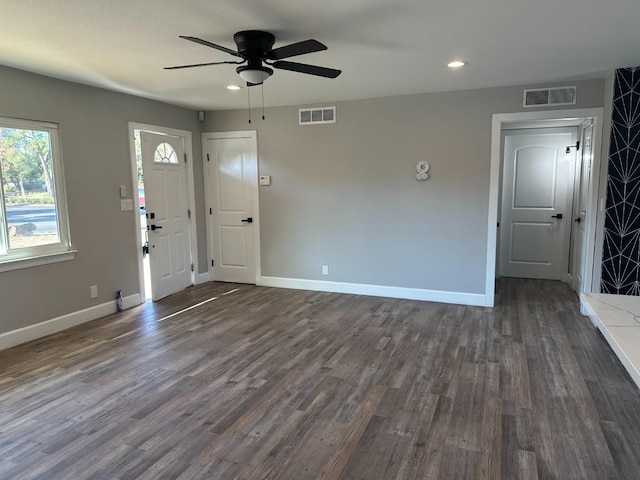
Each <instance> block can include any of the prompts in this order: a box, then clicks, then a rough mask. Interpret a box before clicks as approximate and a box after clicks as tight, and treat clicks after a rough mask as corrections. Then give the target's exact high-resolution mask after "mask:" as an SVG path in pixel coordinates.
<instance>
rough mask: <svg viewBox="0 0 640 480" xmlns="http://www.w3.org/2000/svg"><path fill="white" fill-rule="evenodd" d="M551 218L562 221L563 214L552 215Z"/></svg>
mask: <svg viewBox="0 0 640 480" xmlns="http://www.w3.org/2000/svg"><path fill="white" fill-rule="evenodd" d="M551 218H557V219H558V220H562V214H561V213H559V214H557V215H551Z"/></svg>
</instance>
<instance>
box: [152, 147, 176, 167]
mask: <svg viewBox="0 0 640 480" xmlns="http://www.w3.org/2000/svg"><path fill="white" fill-rule="evenodd" d="M153 161H154V163H175V164H178V156H177V155H176V151H175V150H174V149H173V147H172V146H171V145H169V144H168V143H166V142H164V143H161V144H160V145H158V148H156V152H155V153H154V155H153Z"/></svg>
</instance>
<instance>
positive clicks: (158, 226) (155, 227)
mask: <svg viewBox="0 0 640 480" xmlns="http://www.w3.org/2000/svg"><path fill="white" fill-rule="evenodd" d="M160 228H162V226H161V225H151V230H158V229H160Z"/></svg>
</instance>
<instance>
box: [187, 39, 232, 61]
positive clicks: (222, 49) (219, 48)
mask: <svg viewBox="0 0 640 480" xmlns="http://www.w3.org/2000/svg"><path fill="white" fill-rule="evenodd" d="M179 37H180V38H184V39H185V40H189V41H190V42H195V43H199V44H200V45H204V46H205V47H211V48H215V49H216V50H220V51H221V52H226V53H229V54H231V55H233V56H234V57H239V56H240V54H239V53H238V52H236V51H235V50H231V49H230V48H227V47H223V46H222V45H218V44H216V43H211V42H207V41H206V40H202V39H201V38H197V37H189V36H187V35H179Z"/></svg>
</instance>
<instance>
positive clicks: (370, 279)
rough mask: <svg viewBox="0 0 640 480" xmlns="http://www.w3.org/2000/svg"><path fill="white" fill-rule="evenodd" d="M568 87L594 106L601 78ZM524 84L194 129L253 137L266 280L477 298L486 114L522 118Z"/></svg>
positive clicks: (238, 116)
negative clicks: (264, 182)
mask: <svg viewBox="0 0 640 480" xmlns="http://www.w3.org/2000/svg"><path fill="white" fill-rule="evenodd" d="M271 81H277V78H276V79H275V80H271ZM567 84H572V85H573V84H577V85H578V104H577V105H575V107H576V108H589V107H601V106H602V105H603V97H604V90H603V89H604V81H603V80H590V81H582V82H568V83H567V82H563V83H562V84H559V85H567ZM544 86H554V85H544ZM529 87H531V86H526V87H525V86H521V87H510V88H492V89H482V90H471V91H462V92H448V93H437V94H424V95H410V96H401V97H389V98H380V99H371V100H358V101H349V102H338V103H336V104H331V105H336V106H337V123H336V124H328V125H314V126H298V122H297V112H298V108H299V106H291V107H278V108H267V111H266V120H264V121H263V120H260V119H259V112H258V110H257V109H256V111H255V112H254V114H253V123H252V124H251V125H249V124H248V123H247V118H248V117H247V111H246V110H244V111H217V112H209V114H208V115H207V121H206V122H205V124H204V131H207V132H217V131H230V130H252V129H257V131H258V155H259V165H260V174H261V175H271V176H272V185H271V186H269V187H261V188H260V216H261V217H260V222H261V230H260V232H261V253H262V274H263V275H264V276H272V277H285V278H297V279H311V280H330V281H337V282H349V283H361V284H372V285H382V286H396V287H412V288H419V289H428V290H439V291H451V292H462V293H476V294H484V292H485V271H486V268H485V267H486V248H487V246H486V242H487V214H488V200H489V167H490V147H491V145H490V143H491V120H492V114H494V113H510V112H519V111H524V109H523V108H522V93H523V92H522V91H523V88H529ZM264 88H265V93H267V95H266V97H267V98H268V89H269V83H268V82H267V83H266V84H265V87H264ZM307 106H309V105H305V107H307ZM323 106H326V105H323ZM562 108H563V109H565V107H564V106H563V107H562ZM531 110H532V109H528V111H531ZM536 110H539V109H536ZM419 160H427V161H429V162H430V164H431V171H430V172H429V173H430V175H431V178H430V179H429V180H428V181H426V182H417V181H416V179H415V174H416V171H415V164H416V162H418V161H419ZM321 265H329V272H330V275H329V276H323V275H321Z"/></svg>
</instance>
